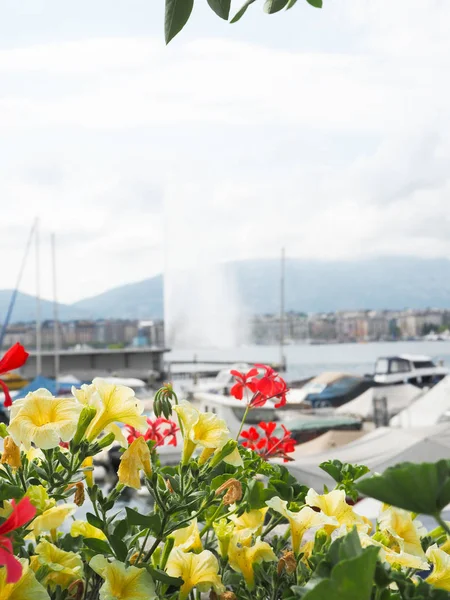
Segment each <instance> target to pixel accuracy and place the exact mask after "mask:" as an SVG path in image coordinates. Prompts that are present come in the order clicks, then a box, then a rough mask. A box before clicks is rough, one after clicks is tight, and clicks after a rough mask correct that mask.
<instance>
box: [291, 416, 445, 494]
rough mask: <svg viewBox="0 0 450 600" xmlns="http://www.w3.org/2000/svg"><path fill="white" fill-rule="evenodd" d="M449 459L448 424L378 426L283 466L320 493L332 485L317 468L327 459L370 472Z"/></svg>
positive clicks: (300, 481) (327, 477) (328, 478)
mask: <svg viewBox="0 0 450 600" xmlns="http://www.w3.org/2000/svg"><path fill="white" fill-rule="evenodd" d="M449 456H450V423H442V424H440V425H435V426H433V427H420V428H419V427H418V428H411V429H390V428H389V427H380V428H379V429H375V430H374V431H371V432H370V433H368V434H367V435H365V436H364V437H362V438H360V439H358V440H356V441H354V442H352V443H351V444H348V445H347V446H344V447H342V448H333V449H331V450H328V451H326V452H321V453H319V454H313V455H309V456H306V457H304V458H300V459H298V460H295V461H293V462H291V463H287V464H286V466H287V468H288V469H289V471H290V472H291V473H292V475H294V476H295V477H296V478H297V479H298V481H299V483H302V484H304V485H308V486H310V487H313V488H315V489H316V490H317V491H321V490H322V488H323V485H324V484H326V485H327V486H329V487H333V485H334V484H333V480H332V478H331V477H330V476H329V475H328V474H327V473H325V471H322V469H320V468H319V464H320V463H322V462H325V461H327V460H330V459H338V460H340V461H341V462H343V463H353V464H360V465H366V466H367V467H369V469H370V470H371V472H372V473H382V472H383V471H384V470H385V469H387V468H388V467H392V466H393V465H396V464H398V463H401V462H404V461H413V462H434V461H437V460H440V459H442V458H449Z"/></svg>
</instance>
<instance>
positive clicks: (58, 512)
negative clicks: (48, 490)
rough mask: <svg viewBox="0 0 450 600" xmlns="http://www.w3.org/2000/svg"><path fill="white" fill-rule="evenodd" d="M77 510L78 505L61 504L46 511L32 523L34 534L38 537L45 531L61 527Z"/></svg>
mask: <svg viewBox="0 0 450 600" xmlns="http://www.w3.org/2000/svg"><path fill="white" fill-rule="evenodd" d="M76 510H77V505H76V504H60V505H59V506H54V507H53V508H49V509H48V510H46V511H44V512H43V513H42V515H39V516H38V517H36V518H35V519H34V521H33V522H32V527H33V533H34V535H35V536H36V537H38V535H40V534H41V533H43V532H45V531H51V530H52V529H57V528H58V527H61V525H62V524H63V523H64V521H65V520H66V519H68V518H69V517H70V516H71V515H73V513H74V512H75V511H76Z"/></svg>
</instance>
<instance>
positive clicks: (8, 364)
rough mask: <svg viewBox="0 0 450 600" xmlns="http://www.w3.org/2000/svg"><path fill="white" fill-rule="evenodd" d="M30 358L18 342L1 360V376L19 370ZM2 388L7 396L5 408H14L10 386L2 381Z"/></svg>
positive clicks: (0, 383) (0, 385)
mask: <svg viewBox="0 0 450 600" xmlns="http://www.w3.org/2000/svg"><path fill="white" fill-rule="evenodd" d="M28 357H29V354H28V352H27V351H26V350H25V348H24V347H23V346H22V344H19V342H17V343H16V344H14V346H12V347H11V348H10V349H9V350H8V352H6V354H5V355H4V356H3V358H2V359H1V360H0V375H4V374H5V373H8V371H13V370H14V369H18V368H19V367H21V366H22V365H24V364H25V362H26V360H27V358H28ZM0 387H1V388H2V389H3V392H4V394H5V401H4V403H3V404H4V406H5V407H8V406H12V400H11V395H10V393H9V389H8V386H7V385H6V383H5V382H4V381H2V380H1V379H0Z"/></svg>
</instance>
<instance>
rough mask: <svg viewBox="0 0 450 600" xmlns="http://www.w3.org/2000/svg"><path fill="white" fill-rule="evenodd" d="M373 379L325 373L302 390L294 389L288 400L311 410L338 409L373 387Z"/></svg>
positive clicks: (346, 374) (309, 382)
mask: <svg viewBox="0 0 450 600" xmlns="http://www.w3.org/2000/svg"><path fill="white" fill-rule="evenodd" d="M373 385H374V380H373V378H372V377H363V376H359V375H350V374H348V373H340V372H328V371H327V372H325V373H321V374H320V375H318V376H317V377H314V378H313V379H311V380H310V381H308V382H307V383H306V384H305V385H304V386H303V387H302V388H301V389H298V390H297V389H292V390H291V392H290V395H289V396H288V400H289V401H290V402H291V403H293V402H297V403H304V404H305V405H308V406H310V407H311V408H314V409H315V408H330V407H333V408H337V407H338V406H341V405H342V404H345V403H346V402H349V401H350V400H353V399H354V398H357V397H358V396H361V395H362V394H363V393H364V392H365V391H366V390H368V389H369V388H371V387H373Z"/></svg>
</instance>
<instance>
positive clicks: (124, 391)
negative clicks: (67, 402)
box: [72, 377, 148, 441]
mask: <svg viewBox="0 0 450 600" xmlns="http://www.w3.org/2000/svg"><path fill="white" fill-rule="evenodd" d="M72 393H73V394H74V396H75V398H76V399H77V400H78V402H79V403H80V404H81V405H87V404H88V405H90V406H94V407H95V408H96V409H97V414H96V415H95V417H94V419H93V420H92V421H91V423H90V425H89V427H88V428H87V431H86V438H87V439H88V440H89V441H92V440H95V439H96V438H97V437H98V436H99V435H100V434H101V432H102V431H112V432H113V433H115V434H116V433H117V431H116V430H115V428H114V427H111V426H113V425H114V424H115V423H125V424H126V425H131V426H132V427H135V428H136V429H137V430H138V431H146V429H147V427H148V424H147V420H146V418H145V417H143V416H142V412H143V410H144V407H143V405H142V403H141V402H140V401H139V400H138V399H137V398H136V397H135V395H134V391H133V390H132V389H131V388H129V387H126V386H124V385H115V384H113V383H107V382H106V381H104V380H103V379H100V378H98V377H97V378H96V379H94V381H93V382H92V384H91V385H88V386H82V388H81V390H77V389H75V388H72Z"/></svg>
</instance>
